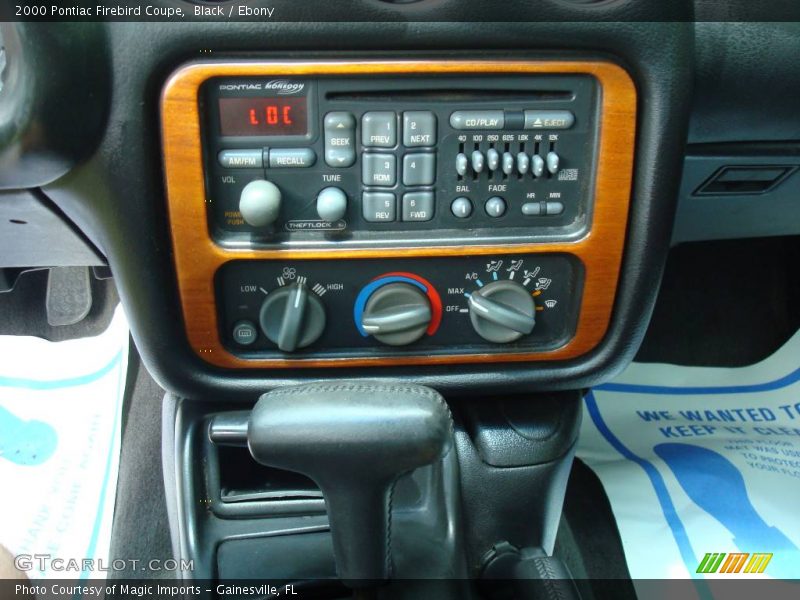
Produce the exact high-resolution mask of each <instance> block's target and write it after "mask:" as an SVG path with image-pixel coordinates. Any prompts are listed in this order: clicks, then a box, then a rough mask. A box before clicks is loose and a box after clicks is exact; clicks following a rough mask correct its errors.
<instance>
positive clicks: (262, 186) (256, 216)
mask: <svg viewBox="0 0 800 600" xmlns="http://www.w3.org/2000/svg"><path fill="white" fill-rule="evenodd" d="M280 211H281V190H280V188H278V186H277V185H275V184H274V183H272V182H271V181H267V180H266V179H256V180H255V181H251V182H250V183H248V184H247V185H246V186H244V188H243V189H242V195H241V196H240V197H239V212H240V213H242V218H243V219H244V221H245V223H247V224H248V225H252V226H253V227H265V226H267V225H271V224H272V223H274V222H275V220H276V219H277V218H278V214H279V213H280Z"/></svg>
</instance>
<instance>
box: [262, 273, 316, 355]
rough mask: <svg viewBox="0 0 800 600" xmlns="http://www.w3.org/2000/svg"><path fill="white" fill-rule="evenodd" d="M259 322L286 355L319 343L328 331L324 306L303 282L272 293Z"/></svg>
mask: <svg viewBox="0 0 800 600" xmlns="http://www.w3.org/2000/svg"><path fill="white" fill-rule="evenodd" d="M259 322H260V324H261V329H263V330H264V334H265V335H266V336H267V337H268V338H269V339H270V340H271V341H273V342H274V343H275V344H277V345H278V348H280V349H281V350H283V351H284V352H294V351H295V350H297V349H298V348H305V347H306V346H309V345H311V344H313V343H314V342H316V341H317V340H318V339H319V336H321V335H322V332H323V330H324V329H325V307H324V306H323V304H322V301H321V300H320V299H319V297H318V296H317V295H316V294H314V293H313V292H311V291H309V289H308V287H306V285H305V284H304V283H293V284H292V285H287V286H285V287H281V288H278V289H277V290H276V291H274V292H272V293H271V294H270V295H269V296H267V299H266V300H265V301H264V304H262V305H261V313H260V314H259Z"/></svg>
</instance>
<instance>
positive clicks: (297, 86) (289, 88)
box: [264, 79, 306, 96]
mask: <svg viewBox="0 0 800 600" xmlns="http://www.w3.org/2000/svg"><path fill="white" fill-rule="evenodd" d="M304 87H306V84H305V83H295V82H292V81H286V80H285V79H273V80H272V81H268V82H267V83H265V84H264V89H265V90H271V91H273V92H278V94H279V95H281V96H288V95H289V94H297V93H298V92H302V91H303V88H304Z"/></svg>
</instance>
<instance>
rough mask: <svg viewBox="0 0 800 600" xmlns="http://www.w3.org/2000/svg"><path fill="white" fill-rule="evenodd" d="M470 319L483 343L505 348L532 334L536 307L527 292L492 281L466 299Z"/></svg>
mask: <svg viewBox="0 0 800 600" xmlns="http://www.w3.org/2000/svg"><path fill="white" fill-rule="evenodd" d="M469 309H470V312H469V318H470V321H472V327H473V328H474V329H475V332H476V333H477V334H478V335H479V336H481V337H482V338H483V339H485V340H487V341H489V342H495V343H498V344H507V343H509V342H513V341H516V340H518V339H519V338H521V337H522V336H523V335H527V334H529V333H530V332H531V331H533V327H534V325H536V305H535V304H534V302H533V298H532V297H531V294H530V292H528V290H526V289H525V288H524V287H522V286H521V285H520V284H518V283H516V282H514V281H509V280H503V281H493V282H492V283H490V284H487V285H485V286H484V287H482V288H481V289H479V290H477V291H475V292H473V293H472V295H470V297H469Z"/></svg>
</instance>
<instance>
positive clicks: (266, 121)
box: [219, 96, 308, 136]
mask: <svg viewBox="0 0 800 600" xmlns="http://www.w3.org/2000/svg"><path fill="white" fill-rule="evenodd" d="M219 130H220V133H221V134H222V135H240V136H242V135H305V134H306V133H308V105H307V104H306V98H305V96H298V97H296V98H220V100H219Z"/></svg>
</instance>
